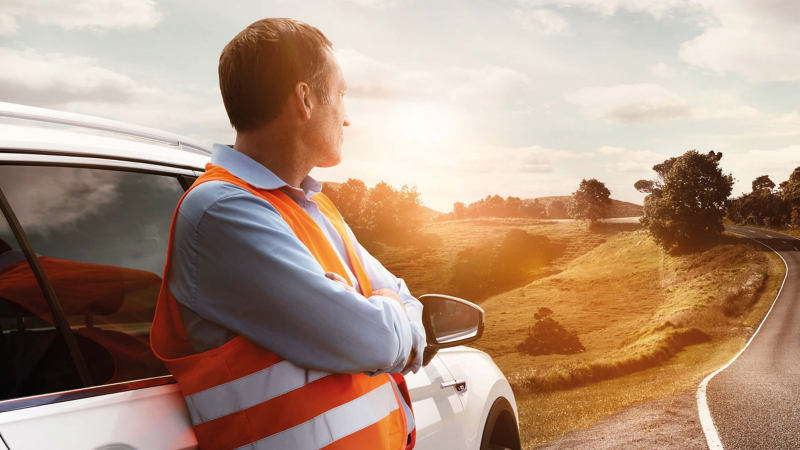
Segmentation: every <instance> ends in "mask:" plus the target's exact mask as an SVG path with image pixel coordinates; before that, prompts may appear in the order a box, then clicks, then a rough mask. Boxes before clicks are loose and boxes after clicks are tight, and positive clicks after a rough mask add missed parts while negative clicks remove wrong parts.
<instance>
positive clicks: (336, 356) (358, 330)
mask: <svg viewBox="0 0 800 450" xmlns="http://www.w3.org/2000/svg"><path fill="white" fill-rule="evenodd" d="M211 162H212V164H214V165H218V166H220V167H222V168H224V169H226V170H228V171H229V172H230V173H231V174H233V175H234V176H236V177H238V178H240V179H242V180H244V181H246V182H248V183H250V184H252V185H253V186H256V187H258V188H260V189H282V190H283V191H284V192H286V193H287V194H288V195H289V196H290V197H291V198H292V199H293V200H294V201H295V202H296V203H297V204H298V205H299V206H300V207H301V208H302V209H303V210H304V211H305V212H306V213H308V214H309V216H311V218H313V219H314V221H315V222H316V223H317V224H318V225H319V227H320V229H321V230H322V231H323V233H325V235H326V237H327V238H328V240H329V241H330V242H331V244H332V245H333V247H334V249H335V250H336V252H337V254H338V255H339V258H340V259H341V260H342V262H343V265H344V267H345V268H346V270H347V276H348V277H349V278H350V281H351V282H352V284H353V286H354V287H356V289H358V283H357V280H356V278H355V276H354V275H353V269H352V267H351V266H350V260H349V258H348V257H347V253H346V250H345V247H344V243H343V242H342V239H341V237H340V236H339V234H338V233H337V231H336V229H335V228H334V227H333V225H332V224H331V223H330V221H328V219H327V218H326V217H325V216H324V215H323V214H322V213H321V212H320V210H319V208H318V207H317V205H316V203H315V202H314V200H313V199H312V197H313V196H314V195H315V194H317V193H318V192H320V191H321V190H322V185H321V184H320V183H319V182H317V181H316V180H314V179H313V178H311V177H306V178H305V179H304V180H303V181H302V183H301V184H300V188H294V187H292V186H289V185H287V184H286V183H285V182H284V181H282V180H281V179H280V178H278V177H277V176H276V175H275V174H273V173H272V172H271V171H270V170H269V169H267V168H266V167H264V166H262V165H261V164H259V163H257V162H256V161H254V160H253V159H251V158H249V157H248V156H246V155H244V154H242V153H239V152H237V151H236V150H234V149H232V148H230V147H227V146H224V145H220V144H215V145H214V149H213V153H212V157H211ZM347 231H348V234H349V237H350V240H351V242H352V243H353V246H354V250H355V252H356V254H357V255H358V257H359V260H360V261H361V264H362V265H363V267H364V270H365V272H366V273H367V276H368V277H369V280H370V283H371V284H372V287H373V289H377V288H389V289H391V290H393V291H394V292H397V293H398V295H399V296H400V299H401V300H402V301H403V304H404V305H405V308H406V312H407V317H406V313H404V312H403V309H402V308H401V307H400V305H399V304H398V303H397V302H395V301H393V300H391V299H389V298H386V297H382V296H377V295H376V296H372V297H369V298H365V297H364V296H363V295H361V294H359V293H354V292H350V291H347V290H346V289H345V288H344V287H343V286H342V285H341V284H339V283H336V282H334V281H332V280H330V279H328V278H326V277H325V270H324V269H323V268H322V266H320V264H319V263H318V262H317V261H316V259H314V257H313V255H312V254H311V253H310V252H309V250H308V249H307V248H306V247H305V245H303V243H302V242H301V241H300V240H299V239H298V238H297V237H296V236H295V235H294V233H293V232H292V229H291V228H290V227H289V225H288V224H287V223H286V222H285V221H284V220H283V219H282V218H281V215H280V214H279V213H278V211H277V210H276V209H275V208H274V207H273V206H272V205H271V204H270V203H268V202H266V201H264V200H263V199H260V198H258V197H256V196H254V195H252V194H251V193H250V192H248V191H246V190H244V189H242V188H240V187H237V186H234V185H232V184H230V183H224V182H220V181H212V182H208V183H204V184H201V185H199V186H197V187H196V188H194V189H192V190H191V192H190V193H189V194H188V195H187V196H186V198H185V199H184V201H183V203H182V204H181V206H180V208H179V214H178V218H177V221H176V224H175V235H174V238H173V250H172V251H173V253H172V255H173V256H172V265H171V267H172V272H171V276H170V279H169V289H170V291H171V292H172V294H173V295H174V296H175V299H176V300H177V301H178V304H179V308H180V312H181V318H182V320H183V323H184V325H185V328H186V333H187V336H188V338H189V342H190V343H191V345H192V347H193V348H194V350H195V351H197V352H202V351H206V350H210V349H213V348H217V347H220V346H221V345H223V344H225V343H226V342H228V341H230V340H231V339H233V338H235V337H236V336H239V335H242V336H245V337H246V338H247V339H249V340H251V341H253V342H255V343H257V344H259V345H261V346H263V347H265V348H267V349H269V350H271V351H273V352H275V353H276V354H278V355H280V356H281V357H283V358H285V359H287V360H289V361H291V362H292V363H294V364H295V365H297V366H300V367H305V368H309V369H315V370H322V371H326V372H334V373H367V374H370V375H376V374H380V373H391V372H401V371H403V369H404V367H405V366H406V360H407V358H408V355H409V354H410V352H411V349H412V348H414V349H415V350H416V357H415V358H414V360H413V361H411V363H410V364H409V366H408V368H407V369H406V371H405V372H408V371H409V370H412V371H414V372H416V371H417V370H419V368H420V367H421V366H422V354H423V350H424V347H425V330H424V328H423V326H422V304H420V302H419V301H418V300H417V299H416V298H414V297H413V296H411V294H410V293H409V290H408V288H407V287H406V285H405V282H403V280H402V279H398V278H396V277H395V276H394V275H392V274H391V273H390V272H389V271H388V270H386V269H385V268H384V267H383V265H381V263H380V262H378V261H377V260H376V259H375V258H374V257H373V256H372V255H370V254H369V253H368V252H367V251H366V250H365V249H364V248H363V247H362V246H361V245H360V244H359V243H358V241H357V240H356V238H355V236H354V235H353V233H352V231H351V230H350V229H349V227H348V229H347ZM406 408H407V407H406ZM412 428H413V424H410V428H409V429H412Z"/></svg>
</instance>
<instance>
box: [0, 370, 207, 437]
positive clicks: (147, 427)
mask: <svg viewBox="0 0 800 450" xmlns="http://www.w3.org/2000/svg"><path fill="white" fill-rule="evenodd" d="M0 435H2V436H3V440H5V442H6V444H7V445H8V448H9V449H11V450H41V449H59V450H85V449H103V448H113V447H112V446H114V445H117V446H118V447H117V448H118V449H120V448H130V449H131V450H133V449H136V450H190V449H196V448H197V440H196V439H195V436H194V431H192V426H191V422H190V421H189V414H188V412H187V411H186V404H185V403H184V401H183V396H182V395H181V392H180V388H179V387H178V385H177V384H175V383H173V384H168V385H164V386H157V387H151V388H146V389H137V390H132V391H126V392H119V393H116V394H108V395H99V396H96V397H91V398H85V399H80V400H73V401H68V402H62V403H54V404H51V405H43V406H37V407H34V408H25V409H20V410H16V411H10V412H5V413H2V414H0ZM122 445H125V446H127V447H122Z"/></svg>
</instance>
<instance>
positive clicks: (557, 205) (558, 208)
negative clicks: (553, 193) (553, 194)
mask: <svg viewBox="0 0 800 450" xmlns="http://www.w3.org/2000/svg"><path fill="white" fill-rule="evenodd" d="M547 217H549V218H550V219H566V218H567V205H565V204H564V202H563V201H562V200H560V199H555V200H553V201H552V202H550V204H548V205H547Z"/></svg>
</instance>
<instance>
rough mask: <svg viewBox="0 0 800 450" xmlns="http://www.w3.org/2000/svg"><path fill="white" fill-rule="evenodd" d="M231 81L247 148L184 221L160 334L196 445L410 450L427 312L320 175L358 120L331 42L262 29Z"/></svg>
mask: <svg viewBox="0 0 800 450" xmlns="http://www.w3.org/2000/svg"><path fill="white" fill-rule="evenodd" d="M219 75H220V88H221V91H222V97H223V100H224V103H225V108H226V110H227V112H228V117H229V118H230V122H231V124H232V126H233V127H234V128H235V129H236V132H237V134H236V142H235V144H234V146H233V148H230V147H227V146H223V145H219V144H217V145H215V146H214V149H213V155H212V158H211V164H210V165H209V166H208V167H207V168H206V169H207V170H206V173H205V174H203V175H202V176H201V177H200V178H199V179H198V180H197V181H196V182H195V184H194V185H193V186H192V188H191V189H190V191H189V192H187V194H186V195H185V196H184V198H183V200H182V201H181V203H180V204H179V206H178V208H177V210H176V213H175V217H174V219H173V223H172V229H171V232H170V245H169V250H168V257H167V266H166V268H165V271H164V283H163V285H162V288H161V294H160V296H159V301H158V306H157V310H156V317H155V319H154V322H153V329H152V333H151V342H152V346H153V350H154V352H155V353H156V355H158V357H159V358H161V360H162V361H164V363H165V364H166V365H167V368H169V370H170V371H171V372H172V374H173V375H174V376H175V378H176V379H177V380H178V383H179V384H180V387H181V390H182V392H183V395H184V397H185V400H186V404H187V406H188V409H189V413H190V416H191V419H192V423H193V425H194V429H195V434H196V436H197V439H198V442H199V444H200V448H201V449H204V450H209V449H238V448H246V449H273V448H274V449H310V450H315V449H319V448H323V447H324V448H326V449H361V448H364V449H372V448H374V449H402V448H410V447H412V446H413V442H414V436H415V434H414V432H413V430H414V428H415V427H414V418H413V414H412V412H411V408H410V400H409V398H408V392H407V389H406V388H405V384H404V380H403V378H402V376H398V374H399V373H408V372H409V371H414V372H416V370H418V369H419V367H420V366H421V364H422V353H423V349H424V345H425V332H424V329H423V327H422V323H421V314H422V306H421V304H420V303H419V302H418V301H417V300H416V299H415V298H414V297H412V296H411V294H410V293H409V291H408V288H407V287H406V286H405V283H404V282H403V281H402V280H399V279H397V278H395V277H394V276H393V275H392V274H391V273H389V272H388V271H387V270H386V269H385V268H383V266H382V265H381V264H380V263H379V262H378V261H377V260H375V259H374V258H373V257H372V256H371V255H370V254H369V253H368V252H367V251H366V250H364V248H363V247H361V246H360V245H359V244H358V242H357V240H356V238H355V236H354V235H353V233H352V231H351V230H350V228H349V227H348V226H347V225H346V224H345V223H344V221H343V220H342V218H341V216H340V215H339V214H338V212H337V211H336V209H335V207H334V206H333V205H332V204H331V202H330V200H328V199H327V198H326V197H325V196H324V194H320V193H319V192H320V191H321V190H322V186H321V185H320V183H318V182H317V181H315V180H314V179H312V178H311V177H309V176H308V173H309V172H310V171H311V169H313V168H314V167H330V166H334V165H336V164H338V163H339V162H340V161H341V159H342V154H341V145H342V141H343V137H342V132H343V127H345V126H349V125H350V122H349V120H348V117H347V113H346V112H345V108H344V103H343V97H344V93H345V90H346V89H347V86H346V83H345V80H344V77H343V75H342V71H341V68H340V67H339V64H338V62H337V61H336V58H335V56H334V55H333V52H332V50H331V42H330V41H329V40H328V39H327V38H326V37H325V36H324V35H323V34H322V33H321V32H320V31H319V30H317V29H316V28H314V27H311V26H309V25H307V24H305V23H302V22H298V21H295V20H291V19H265V20H261V21H258V22H256V23H254V24H252V25H250V26H249V27H247V28H246V29H245V30H244V31H242V32H241V33H240V34H239V35H237V36H236V37H235V38H234V39H233V40H232V41H231V42H230V43H229V44H228V45H227V46H226V47H225V49H224V50H223V51H222V55H221V57H220V64H219ZM390 374H394V375H390Z"/></svg>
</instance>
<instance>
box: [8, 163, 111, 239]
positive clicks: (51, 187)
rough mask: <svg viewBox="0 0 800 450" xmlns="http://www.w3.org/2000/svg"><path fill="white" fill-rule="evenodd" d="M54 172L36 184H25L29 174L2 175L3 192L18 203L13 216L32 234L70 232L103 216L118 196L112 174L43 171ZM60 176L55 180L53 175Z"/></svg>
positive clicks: (9, 171) (13, 172) (22, 170)
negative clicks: (71, 227)
mask: <svg viewBox="0 0 800 450" xmlns="http://www.w3.org/2000/svg"><path fill="white" fill-rule="evenodd" d="M39 171H40V172H51V173H50V175H49V176H40V177H38V178H37V182H36V183H30V182H26V180H29V179H30V177H31V173H30V170H27V169H21V170H5V171H3V178H4V181H7V182H5V183H4V186H3V187H4V190H7V191H8V192H6V195H7V196H8V197H9V198H12V199H15V200H16V202H15V203H14V212H15V213H16V214H17V216H18V217H19V220H20V222H22V223H24V224H25V228H26V229H27V231H28V232H29V233H40V234H43V235H47V234H48V233H49V232H51V231H53V230H57V229H62V228H68V227H70V226H72V225H74V224H75V223H76V222H78V221H80V220H85V219H87V218H88V217H91V216H92V215H96V214H98V213H100V211H101V210H102V209H103V207H104V206H106V205H108V204H111V203H113V202H114V201H115V200H116V199H117V197H118V195H119V192H118V189H117V188H118V186H117V185H118V178H119V176H118V175H117V174H115V173H114V172H111V171H105V170H92V171H77V170H59V169H58V168H46V169H40V170H39ZM56 172H57V173H58V176H53V175H54V173H56Z"/></svg>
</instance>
